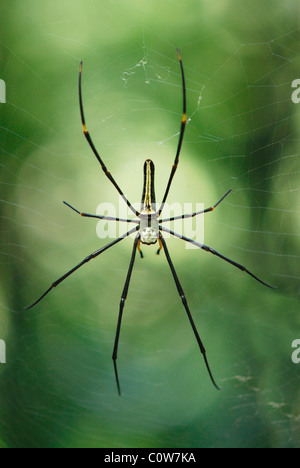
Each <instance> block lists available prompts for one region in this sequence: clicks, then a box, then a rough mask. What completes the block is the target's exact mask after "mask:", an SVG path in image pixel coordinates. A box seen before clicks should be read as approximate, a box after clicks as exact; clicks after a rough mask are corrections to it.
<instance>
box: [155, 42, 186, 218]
mask: <svg viewBox="0 0 300 468" xmlns="http://www.w3.org/2000/svg"><path fill="white" fill-rule="evenodd" d="M177 55H178V60H179V63H180V70H181V79H182V89H183V113H182V120H181V127H180V135H179V141H178V146H177V151H176V156H175V160H174V164H173V166H172V170H171V174H170V177H169V181H168V184H167V188H166V191H165V194H164V198H163V201H162V203H161V206H160V208H159V211H158V215H160V214H161V212H162V210H163V207H164V204H165V202H166V200H167V197H168V194H169V190H170V187H171V184H172V180H173V177H174V174H175V172H176V170H177V166H178V163H179V155H180V150H181V146H182V142H183V137H184V131H185V127H186V122H187V116H186V88H185V77H184V70H183V65H182V59H181V55H180V52H179V49H177Z"/></svg>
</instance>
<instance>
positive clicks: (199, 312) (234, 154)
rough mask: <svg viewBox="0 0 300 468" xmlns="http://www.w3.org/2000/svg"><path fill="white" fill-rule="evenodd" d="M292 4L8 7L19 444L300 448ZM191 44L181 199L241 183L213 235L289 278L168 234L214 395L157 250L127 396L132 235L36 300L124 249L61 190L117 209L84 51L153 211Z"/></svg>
mask: <svg viewBox="0 0 300 468" xmlns="http://www.w3.org/2000/svg"><path fill="white" fill-rule="evenodd" d="M284 3H285V5H284V6H283V5H282V2H279V1H272V2H270V1H267V0H260V1H259V2H257V1H254V2H251V4H249V2H246V1H240V2H238V5H237V3H236V2H231V1H228V2H207V1H190V2H186V1H184V2H183V1H178V0H177V1H176V2H173V1H163V2H162V1H161V0H160V2H158V1H154V2H151V3H150V4H147V6H145V5H141V4H140V2H136V1H133V0H132V1H129V2H126V6H125V5H123V4H122V3H121V2H118V1H115V2H109V1H105V2H101V3H99V2H96V1H92V0H90V1H86V2H85V3H84V5H77V4H76V6H74V2H70V1H67V0H63V1H60V2H56V1H54V2H53V1H52V2H51V3H50V2H47V1H46V2H42V3H41V2H37V1H33V0H32V1H29V2H26V5H25V4H24V2H22V3H20V2H19V3H15V2H10V5H9V6H7V5H6V4H3V5H1V9H2V10H3V15H1V16H2V20H1V30H2V31H3V33H2V36H1V42H0V48H1V62H0V63H1V68H0V74H1V75H0V79H2V80H4V81H5V83H6V93H7V95H6V101H7V102H6V104H0V106H1V107H0V119H1V122H0V133H1V183H0V190H1V196H0V210H1V212H0V220H1V231H0V232H1V249H0V253H1V256H0V262H1V285H0V310H1V313H0V340H2V341H1V344H3V342H4V343H5V345H6V364H0V373H1V383H0V398H1V410H0V416H1V432H0V445H2V446H3V447H5V446H7V447H15V446H18V447H20V446H26V447H28V446H33V447H39V446H50V447H62V446H68V447H69V446H78V447H83V446H88V447H93V446H98V447H174V448H175V447H191V448H196V447H299V438H300V408H299V391H298V388H299V371H300V367H299V364H298V365H297V364H295V363H294V362H293V361H292V353H293V348H292V343H293V342H294V340H296V339H299V338H300V336H299V334H300V331H299V326H300V324H299V318H298V314H299V292H300V289H299V278H300V275H299V227H300V223H299V219H300V218H299V187H300V185H299V181H300V176H299V174H300V165H299V149H298V146H299V131H298V127H299V107H298V105H297V104H294V103H293V101H292V99H291V97H292V93H293V91H294V90H293V88H292V83H293V81H294V80H295V79H298V78H299V60H298V44H299V31H300V30H299V6H298V3H297V2H296V1H294V0H290V1H286V2H284ZM133 12H135V13H133ZM158 13H160V14H159V18H158ZM120 18H122V24H120ZM170 19H172V20H170ZM158 20H159V24H157V21H158ZM25 30H26V31H28V34H26V35H25V36H24V34H23V33H22V31H25ZM199 31H200V32H199ZM176 47H180V51H181V55H182V57H183V63H184V69H185V75H186V85H187V98H188V119H189V120H188V125H187V129H186V135H185V140H184V144H183V148H182V153H181V157H180V163H179V167H178V171H177V173H176V176H175V179H174V182H173V185H172V188H171V191H170V195H169V202H170V203H181V204H182V203H190V204H192V205H193V206H194V205H195V204H196V203H204V204H205V206H206V207H208V206H211V205H213V204H214V203H216V202H217V200H219V199H220V198H221V196H222V195H224V193H226V191H227V190H228V189H230V188H232V189H233V192H232V193H231V194H230V196H229V197H227V198H226V199H225V200H224V201H223V202H222V204H221V205H220V206H219V207H218V208H217V209H216V210H215V211H214V213H209V214H207V215H206V217H205V239H204V240H205V243H206V244H208V245H210V246H211V247H213V248H215V249H217V250H218V251H220V252H222V253H223V254H224V255H226V256H228V257H229V258H232V259H233V260H236V261H238V262H240V263H242V264H245V265H246V266H247V268H249V270H250V271H252V272H253V273H254V274H256V275H258V276H259V277H261V278H262V279H263V280H264V281H266V282H269V283H271V284H273V285H274V286H276V287H277V288H278V289H277V290H276V291H272V290H268V289H267V288H264V287H263V286H262V285H260V284H258V283H257V282H255V281H254V280H253V279H252V278H250V277H248V276H247V275H245V274H243V273H241V272H240V271H239V270H236V269H234V268H233V267H231V266H230V265H228V264H226V263H225V262H222V261H221V260H219V259H217V258H215V257H213V256H212V255H208V254H206V253H205V252H203V251H200V250H194V249H193V250H188V249H186V248H185V244H184V242H182V241H181V240H179V239H167V242H168V246H169V250H170V254H171V257H172V259H173V261H174V265H175V268H176V271H177V273H178V276H179V278H180V280H181V282H182V286H183V288H184V290H185V292H186V295H187V298H188V301H189V305H190V308H191V311H192V314H193V317H194V319H195V322H196V325H197V327H198V330H199V332H200V335H201V337H202V339H203V341H204V344H205V346H206V349H207V352H208V359H209V362H210V365H211V368H212V370H213V374H214V377H215V379H216V381H217V382H218V384H219V385H220V386H221V387H222V392H216V391H214V389H213V388H212V386H211V382H210V380H209V377H208V375H207V372H206V369H205V366H204V363H203V360H202V357H201V355H200V354H199V351H198V349H197V345H196V342H195V339H194V336H193V333H192V331H191V329H190V327H189V323H188V320H187V317H186V315H185V312H184V309H183V308H182V304H181V301H180V298H179V297H178V294H177V291H176V289H175V286H174V284H173V280H172V277H171V273H170V271H169V269H168V266H167V264H166V261H165V258H164V255H160V257H156V256H155V250H156V249H155V248H148V247H144V254H145V258H144V259H143V260H141V259H140V258H138V257H137V258H136V264H135V268H134V273H133V276H132V281H131V285H130V291H129V295H128V300H127V302H126V307H125V312H124V321H123V325H122V331H121V338H120V347H119V357H118V364H119V373H120V379H121V386H122V391H123V396H122V398H119V397H118V395H117V391H116V388H115V382H114V375H113V368H112V362H111V353H112V347H113V342H114V337H115V328H116V322H117V314H118V305H119V299H120V294H121V291H122V288H123V285H124V281H125V276H126V271H127V269H128V265H129V259H130V253H131V249H132V241H131V240H130V239H127V240H124V241H122V242H121V243H120V244H118V246H115V247H114V248H113V249H112V250H109V251H108V252H106V253H104V254H103V256H101V257H100V258H99V259H98V260H97V261H95V262H91V263H90V264H89V265H86V266H84V267H83V268H82V269H81V270H80V271H78V272H77V273H75V274H74V275H73V276H71V277H70V278H69V279H68V280H66V282H64V283H63V284H62V285H61V286H59V287H58V288H57V289H56V290H55V291H52V292H51V293H50V294H49V295H48V296H47V298H45V300H44V301H43V302H41V303H40V305H39V306H38V307H37V308H35V309H32V310H30V311H28V312H24V310H23V307H24V306H26V305H28V304H29V303H31V302H32V301H33V300H35V299H36V298H37V297H39V296H40V295H41V294H42V293H43V292H44V291H45V290H46V289H47V288H48V287H49V285H50V284H51V283H52V282H53V281H54V280H55V279H57V278H58V277H59V276H61V275H62V274H63V273H65V272H66V271H67V270H68V269H70V268H72V267H73V266H75V265H76V264H77V263H78V262H79V261H81V260H82V259H83V258H85V256H86V255H87V254H89V253H91V252H92V251H95V250H97V249H98V248H99V247H100V246H102V245H105V243H106V242H107V239H106V240H105V239H99V238H98V237H97V235H96V228H97V222H96V221H95V220H89V219H82V218H81V217H79V216H78V215H76V214H75V213H74V212H72V211H71V210H69V209H68V208H67V207H66V206H65V205H63V204H62V201H63V200H65V201H67V202H69V203H71V204H72V205H74V206H75V207H76V208H78V209H79V210H81V211H87V212H90V213H95V212H96V210H97V207H98V205H99V204H100V203H103V202H105V203H112V204H113V205H114V206H116V207H117V208H118V207H119V199H118V194H117V192H116V190H115V189H114V187H113V186H112V185H111V184H110V183H109V181H108V180H106V179H105V177H104V175H103V174H102V172H101V169H100V168H99V167H98V165H97V161H96V160H95V158H94V156H93V154H92V152H91V151H90V149H89V147H88V146H87V144H86V142H85V141H84V138H83V136H82V132H81V127H80V118H79V109H78V89H77V88H78V83H77V81H78V67H79V62H80V60H81V59H83V60H84V68H83V98H84V106H85V112H86V119H87V126H88V128H89V131H90V133H91V135H92V138H93V140H94V142H95V144H96V146H97V148H99V151H100V153H101V155H102V156H103V159H104V161H105V163H106V164H107V167H108V169H109V170H110V171H111V173H112V174H113V176H114V178H115V179H116V181H117V182H118V184H119V185H120V187H121V188H122V189H123V190H124V191H125V193H126V195H127V196H128V198H129V199H130V201H131V202H132V203H138V202H140V197H141V192H142V183H143V174H142V168H143V163H144V161H145V159H147V158H151V159H153V161H154V163H155V167H156V195H157V199H158V200H161V199H162V196H163V193H164V189H165V187H166V183H167V180H168V176H169V173H170V170H171V165H172V164H173V160H174V156H175V151H176V146H177V141H178V135H179V129H180V120H181V112H182V89H181V79H180V68H179V64H178V60H177V56H176ZM178 228H179V226H178ZM123 229H124V230H125V229H126V226H124V227H123ZM0 358H1V356H0ZM1 361H2V359H0V362H1Z"/></svg>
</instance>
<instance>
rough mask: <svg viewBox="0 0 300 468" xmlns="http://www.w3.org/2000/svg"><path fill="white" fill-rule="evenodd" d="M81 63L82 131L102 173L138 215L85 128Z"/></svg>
mask: <svg viewBox="0 0 300 468" xmlns="http://www.w3.org/2000/svg"><path fill="white" fill-rule="evenodd" d="M82 65H83V62H80V69H79V105H80V115H81V123H82V128H83V133H84V136H85V138H86V139H87V141H88V144H89V145H90V147H91V149H92V150H93V152H94V154H95V156H96V158H97V159H98V161H99V163H100V165H101V167H102V170H103V172H104V174H105V175H106V177H107V178H108V179H109V180H110V181H111V183H112V184H113V185H114V187H115V188H116V189H117V191H118V192H119V194H120V195H121V197H122V198H123V200H124V201H125V203H127V205H128V206H129V208H130V209H131V211H132V212H133V213H134V214H135V215H136V216H138V215H139V213H138V212H137V211H136V209H135V208H134V207H133V206H132V204H131V203H130V201H129V200H128V199H127V198H126V196H125V195H124V193H123V192H122V190H121V189H120V187H119V186H118V184H117V183H116V181H115V179H114V178H113V176H112V175H111V173H110V172H109V171H108V170H107V167H106V166H105V164H104V162H103V161H102V158H101V156H100V155H99V153H98V151H97V150H96V147H95V145H94V143H93V141H92V138H91V136H90V134H89V132H88V130H87V128H86V123H85V117H84V111H83V102H82V90H81V88H82V86H81V81H82Z"/></svg>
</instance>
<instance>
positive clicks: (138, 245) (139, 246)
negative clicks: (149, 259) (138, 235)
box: [137, 239, 144, 258]
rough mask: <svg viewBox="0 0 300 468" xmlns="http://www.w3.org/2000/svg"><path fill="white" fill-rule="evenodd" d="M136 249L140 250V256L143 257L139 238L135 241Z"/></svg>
mask: <svg viewBox="0 0 300 468" xmlns="http://www.w3.org/2000/svg"><path fill="white" fill-rule="evenodd" d="M137 249H138V251H139V252H140V256H141V258H144V254H143V252H142V249H141V239H139V241H138V243H137Z"/></svg>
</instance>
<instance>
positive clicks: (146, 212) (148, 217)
mask: <svg viewBox="0 0 300 468" xmlns="http://www.w3.org/2000/svg"><path fill="white" fill-rule="evenodd" d="M177 56H178V60H179V64H180V70H181V79H182V89H183V113H182V120H181V127H180V134H179V142H178V145H177V151H176V156H175V160H174V164H173V166H172V170H171V174H170V176H169V180H168V184H167V188H166V191H165V194H164V197H163V200H162V202H161V204H160V205H159V209H158V210H157V209H156V199H155V190H154V163H153V162H152V161H151V160H150V159H147V160H146V161H145V164H144V187H143V195H142V202H141V209H140V212H138V211H137V210H136V209H135V208H134V207H133V206H132V204H131V203H130V201H129V200H128V199H127V198H126V196H125V195H124V193H123V192H122V190H121V189H120V187H119V186H118V184H117V183H116V181H115V180H114V178H113V176H112V175H111V173H110V172H109V171H108V170H107V168H106V166H105V164H104V162H103V161H102V158H101V156H100V155H99V153H98V151H97V149H96V147H95V146H94V143H93V141H92V138H91V136H90V134H89V132H88V130H87V127H86V123H85V117H84V111H83V102H82V86H81V82H82V62H81V63H80V70H79V105H80V115H81V123H82V127H83V133H84V136H85V138H86V139H87V141H88V143H89V145H90V147H91V149H92V150H93V152H94V154H95V156H96V158H97V159H98V161H99V163H100V165H101V168H102V170H103V172H104V174H105V175H106V177H107V178H108V179H109V180H110V181H111V183H112V184H113V185H114V186H115V188H116V189H117V191H118V192H119V194H120V196H121V197H122V198H123V200H124V201H125V203H126V204H127V205H128V207H129V208H130V210H131V211H132V212H133V213H134V215H135V216H136V218H137V219H123V218H112V217H109V216H97V215H92V214H88V213H82V212H80V211H79V210H77V209H76V208H74V207H73V206H72V205H70V204H69V203H67V202H64V203H65V205H67V206H68V207H69V208H71V209H72V210H73V211H75V212H76V213H78V214H79V215H81V216H84V217H88V218H97V219H102V220H108V221H117V222H126V223H134V224H136V226H135V227H134V228H133V229H131V230H129V231H128V232H127V233H126V234H124V235H122V236H121V237H119V238H117V239H115V240H113V241H112V242H110V243H109V244H107V245H105V246H104V247H101V248H100V249H99V250H97V251H95V252H93V253H92V254H90V255H88V256H87V257H86V258H85V259H84V260H82V261H81V262H80V263H79V264H78V265H76V266H75V267H74V268H72V269H71V270H70V271H68V272H67V273H65V274H64V275H63V276H61V277H60V278H59V279H58V280H56V281H55V282H54V283H52V285H51V286H50V288H49V289H47V291H46V292H45V293H44V294H43V295H42V296H41V297H40V298H39V299H37V300H36V301H35V302H34V303H33V304H31V305H30V306H29V307H27V308H26V309H25V310H28V309H31V308H32V307H34V306H35V305H36V304H38V303H39V302H40V301H41V300H42V299H43V298H44V297H45V296H46V295H47V294H48V293H49V292H50V291H51V290H52V289H53V288H55V287H56V286H58V285H59V284H60V283H61V282H62V281H64V280H65V279H66V278H68V277H69V276H70V275H72V274H73V273H74V272H75V271H76V270H78V269H79V268H80V267H82V266H83V265H85V264H86V263H88V262H89V261H90V260H92V259H94V258H96V257H98V256H99V255H101V254H102V253H103V252H105V251H106V250H108V249H110V248H111V247H112V246H114V245H116V244H117V243H118V242H120V241H121V240H123V239H125V238H126V237H128V236H130V235H131V234H133V233H134V232H136V231H137V234H136V237H135V240H134V243H133V249H132V254H131V260H130V264H129V269H128V272H127V276H126V281H125V285H124V289H123V292H122V295H121V301H120V308H119V316H118V323H117V330H116V335H115V342H114V348H113V355H112V359H113V363H114V372H115V379H116V384H117V389H118V393H119V395H121V387H120V382H119V375H118V369H117V355H118V346H119V338H120V331H121V324H122V317H123V310H124V306H125V301H126V298H127V293H128V289H129V284H130V279H131V274H132V270H133V266H134V262H135V257H136V251H137V250H138V251H139V253H140V256H141V258H143V253H142V250H141V244H144V245H152V244H156V243H157V242H158V243H159V249H158V250H157V254H159V253H160V251H161V250H164V252H165V255H166V259H167V262H168V264H169V267H170V269H171V272H172V275H173V278H174V281H175V284H176V288H177V291H178V293H179V296H180V297H181V300H182V303H183V306H184V308H185V311H186V314H187V317H188V319H189V322H190V325H191V327H192V330H193V333H194V335H195V338H196V340H197V343H198V346H199V349H200V351H201V353H202V355H203V359H204V362H205V365H206V368H207V371H208V374H209V376H210V379H211V381H212V383H213V385H214V386H215V387H216V388H217V389H218V390H220V387H219V386H218V385H217V384H216V382H215V380H214V377H213V375H212V372H211V370H210V367H209V364H208V360H207V357H206V351H205V348H204V345H203V343H202V340H201V338H200V335H199V333H198V331H197V328H196V325H195V322H194V320H193V317H192V315H191V312H190V309H189V306H188V303H187V299H186V297H185V294H184V292H183V289H182V287H181V284H180V282H179V279H178V276H177V273H176V271H175V268H174V265H173V262H172V260H171V257H170V254H169V251H168V248H167V245H166V241H165V239H164V237H163V234H162V233H163V232H166V233H168V234H171V235H172V236H174V237H177V238H179V239H182V240H184V241H185V242H190V243H191V244H193V245H195V246H197V247H199V248H200V249H202V250H204V251H206V252H210V253H211V254H213V255H216V256H217V257H219V258H221V259H222V260H225V261H226V262H228V263H230V264H231V265H233V266H234V267H236V268H239V269H240V270H242V271H244V272H246V273H247V274H248V275H250V276H252V278H254V279H255V280H256V281H259V282H260V283H262V284H263V285H264V286H267V287H268V288H272V289H275V288H274V287H273V286H270V285H269V284H267V283H265V282H264V281H262V280H261V279H259V278H258V277H257V276H255V275H254V274H253V273H251V272H250V271H249V270H248V269H247V268H245V267H244V266H242V265H240V264H239V263H237V262H235V261H233V260H230V259H229V258H227V257H225V256H224V255H222V254H220V253H219V252H217V251H216V250H214V249H212V248H211V247H209V246H207V245H205V244H200V243H198V242H196V241H194V240H192V239H189V238H187V237H185V236H182V235H179V234H177V233H176V232H174V231H172V230H171V229H167V228H165V227H163V226H162V224H163V223H165V222H169V221H175V220H177V219H186V218H192V217H194V216H197V215H199V214H203V213H209V212H210V211H213V210H214V209H215V208H217V206H218V205H219V204H220V203H221V202H222V201H223V200H224V199H225V198H226V197H227V196H228V195H229V194H230V192H231V191H232V189H230V190H228V192H227V193H226V194H225V195H224V196H223V197H222V198H221V199H220V200H219V201H218V202H217V203H216V204H215V205H214V206H212V207H210V208H207V209H205V210H202V211H198V212H195V213H191V214H184V215H181V216H176V217H173V218H167V219H161V218H160V216H161V213H162V211H163V208H164V205H165V203H166V200H167V197H168V194H169V190H170V187H171V184H172V181H173V177H174V175H175V172H176V170H177V166H178V162H179V155H180V151H181V146H182V141H183V137H184V132H185V128H186V124H187V113H186V86H185V76H184V70H183V64H182V58H181V55H180V52H179V49H177Z"/></svg>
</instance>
